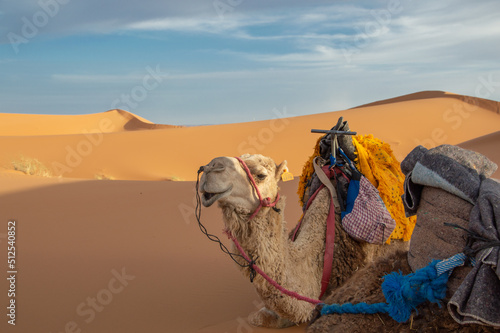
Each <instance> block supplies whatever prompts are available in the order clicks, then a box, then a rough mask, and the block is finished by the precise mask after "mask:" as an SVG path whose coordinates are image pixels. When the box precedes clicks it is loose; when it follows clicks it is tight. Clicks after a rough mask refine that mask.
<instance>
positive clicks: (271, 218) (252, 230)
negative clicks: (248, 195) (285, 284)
mask: <svg viewBox="0 0 500 333" xmlns="http://www.w3.org/2000/svg"><path fill="white" fill-rule="evenodd" d="M284 206H285V202H284V198H281V199H280V200H279V202H278V203H277V205H276V207H277V208H278V209H279V212H277V211H275V210H273V209H272V208H263V209H262V210H261V211H260V212H259V213H258V214H257V215H256V216H255V217H254V218H253V219H252V220H248V214H237V213H236V212H235V211H234V210H233V212H231V211H229V210H228V211H225V212H224V217H225V224H226V227H227V229H228V231H229V232H231V234H233V235H234V237H236V239H237V240H238V242H239V243H240V244H241V247H242V248H243V249H244V251H245V252H246V253H247V254H248V255H249V256H250V257H251V258H252V259H253V260H255V261H256V263H257V264H258V265H259V267H261V269H262V270H264V271H266V272H268V271H269V272H271V273H268V274H270V275H271V277H272V278H273V279H276V280H277V282H278V283H279V280H280V277H279V276H276V274H275V273H274V274H273V273H272V272H273V271H274V272H283V269H284V262H285V256H286V255H287V253H288V251H286V248H285V247H286V244H287V242H286V238H287V236H286V231H285V229H284V225H283V224H284V221H283V214H284ZM235 215H237V217H238V218H237V219H235V217H236V216H235ZM228 217H230V218H229V219H228ZM235 250H236V249H235ZM236 251H237V250H236ZM242 263H244V262H242ZM278 267H279V269H278ZM246 270H247V269H246Z"/></svg>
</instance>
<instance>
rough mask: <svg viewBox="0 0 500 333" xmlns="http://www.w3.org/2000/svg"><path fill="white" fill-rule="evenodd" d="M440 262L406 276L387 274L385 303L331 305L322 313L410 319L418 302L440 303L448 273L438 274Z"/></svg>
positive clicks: (324, 308)
mask: <svg viewBox="0 0 500 333" xmlns="http://www.w3.org/2000/svg"><path fill="white" fill-rule="evenodd" d="M440 262H441V261H439V260H434V261H432V262H431V263H430V264H429V265H428V266H426V267H423V268H421V269H419V270H417V271H416V272H415V273H411V274H408V275H403V274H402V273H401V272H399V273H396V272H393V273H390V274H388V275H386V276H385V277H384V282H383V283H382V292H383V293H384V296H385V299H386V302H387V303H376V304H366V303H358V304H351V303H346V304H343V305H339V304H331V305H325V306H323V308H322V309H321V314H322V315H324V314H332V313H366V314H373V313H388V314H389V315H390V316H391V317H392V318H393V319H394V320H396V321H397V322H399V323H404V322H406V321H407V320H408V319H410V316H411V312H412V311H413V310H416V309H417V306H418V305H420V304H422V303H423V302H425V301H430V302H433V303H438V304H439V305H440V303H439V302H440V300H441V299H443V298H444V297H445V296H446V283H447V282H448V278H449V274H440V275H438V273H437V269H436V264H438V263H440ZM451 269H453V268H451ZM440 306H441V305H440Z"/></svg>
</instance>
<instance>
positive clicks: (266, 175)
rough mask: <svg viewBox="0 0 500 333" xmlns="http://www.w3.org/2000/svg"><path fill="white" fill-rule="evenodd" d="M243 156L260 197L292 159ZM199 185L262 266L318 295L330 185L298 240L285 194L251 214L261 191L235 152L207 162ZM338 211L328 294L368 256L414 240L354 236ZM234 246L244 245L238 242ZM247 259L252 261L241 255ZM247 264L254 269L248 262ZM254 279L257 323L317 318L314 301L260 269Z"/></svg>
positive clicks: (273, 189)
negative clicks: (387, 241)
mask: <svg viewBox="0 0 500 333" xmlns="http://www.w3.org/2000/svg"><path fill="white" fill-rule="evenodd" d="M241 159H242V160H243V161H244V162H245V163H246V164H247V165H248V167H249V169H250V171H251V174H252V176H253V177H254V179H255V180H256V183H257V186H258V188H259V190H260V192H261V194H262V197H264V198H265V197H269V198H271V200H274V199H275V198H276V196H277V194H278V191H279V187H278V182H279V180H280V177H281V174H282V173H283V171H284V170H285V169H286V161H284V162H283V163H281V164H279V165H276V163H275V162H274V161H273V160H272V159H271V158H269V157H265V156H262V155H248V154H246V155H243V156H241ZM199 191H200V193H201V200H202V204H203V205H204V206H205V207H209V206H211V205H213V204H214V203H215V202H216V201H217V202H218V205H219V207H220V208H221V209H222V214H223V221H224V226H225V228H226V229H227V231H229V232H230V233H232V235H233V236H234V237H236V239H237V240H238V242H239V243H240V244H241V246H242V248H243V249H244V250H245V251H246V253H247V254H249V255H250V256H251V257H252V258H254V260H255V261H256V264H257V265H258V266H259V267H260V268H261V269H262V270H263V271H264V272H266V273H267V274H268V275H269V276H270V277H271V278H272V279H274V280H275V281H276V282H277V283H278V284H280V285H281V286H283V287H285V288H286V289H288V290H291V291H295V292H297V293H299V294H301V295H303V296H306V297H310V298H318V297H319V294H320V290H321V282H320V281H321V276H322V269H323V255H324V250H325V230H326V220H327V215H328V211H329V202H330V201H329V200H330V194H329V193H328V190H327V189H326V188H324V189H323V190H321V191H320V193H318V196H317V198H316V199H315V200H314V202H313V203H312V205H311V206H310V208H309V209H308V210H307V212H306V213H305V215H304V218H303V222H302V226H301V228H300V232H299V233H298V236H297V238H296V240H295V241H294V242H293V241H291V240H290V238H289V237H288V231H287V230H286V223H285V219H284V210H285V198H284V197H281V198H280V200H279V202H278V203H277V206H276V208H278V211H276V210H274V209H272V208H268V207H264V208H262V209H261V210H260V211H259V213H258V214H257V215H256V216H255V217H254V218H253V219H252V220H249V217H250V215H251V214H252V213H253V212H254V211H255V210H256V208H257V207H258V206H259V198H258V196H257V194H256V191H255V189H254V188H253V187H252V185H251V183H250V181H249V179H248V176H247V174H246V173H245V171H244V169H243V168H242V166H241V165H240V163H239V161H238V160H237V159H236V158H233V157H218V158H215V159H213V160H212V161H211V162H210V163H209V164H208V165H206V166H204V173H203V175H202V177H201V180H200V188H199ZM334 203H335V206H336V207H338V206H339V205H338V201H337V200H336V199H335V198H334ZM335 211H336V224H335V232H336V234H335V250H334V261H333V269H332V275H331V279H330V285H329V290H328V291H327V293H326V297H327V299H328V297H329V296H328V295H332V292H333V291H334V290H337V289H338V288H340V287H342V286H343V285H345V284H346V282H347V281H351V280H352V277H353V276H354V275H355V274H356V273H357V272H358V273H357V274H356V275H359V272H360V271H363V269H364V267H366V265H367V264H370V263H373V262H374V261H377V260H378V259H379V258H389V257H391V256H393V255H394V254H395V253H396V252H398V251H404V252H407V251H408V242H402V241H392V242H391V245H372V244H368V243H364V242H358V241H356V240H354V239H352V238H351V237H349V236H348V235H347V234H346V233H345V231H344V230H343V229H342V227H341V223H340V222H341V221H340V209H336V210H335ZM233 251H234V252H235V253H238V250H237V249H236V248H235V247H234V246H233ZM241 263H242V264H246V262H244V261H243V259H241ZM241 269H242V272H243V274H244V275H245V276H246V277H249V273H250V272H249V269H248V268H241ZM253 284H254V287H255V289H256V291H257V293H258V294H259V296H260V298H261V299H262V301H263V302H264V304H265V307H264V308H262V309H261V310H260V311H258V312H257V313H255V314H254V315H253V316H252V317H251V318H250V322H251V324H253V325H256V326H264V327H274V328H278V327H287V326H291V325H293V324H299V323H303V322H308V321H310V320H311V319H312V316H313V310H314V306H313V305H311V304H309V303H307V302H304V301H299V300H296V299H294V298H292V297H289V296H286V295H283V294H282V293H281V292H280V291H279V290H277V289H275V288H274V287H273V286H272V285H270V284H269V283H268V282H267V281H265V280H264V279H263V278H262V277H261V276H257V277H256V278H255V279H254V281H253ZM316 325H318V324H316Z"/></svg>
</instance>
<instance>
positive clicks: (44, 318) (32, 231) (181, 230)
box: [0, 91, 500, 333]
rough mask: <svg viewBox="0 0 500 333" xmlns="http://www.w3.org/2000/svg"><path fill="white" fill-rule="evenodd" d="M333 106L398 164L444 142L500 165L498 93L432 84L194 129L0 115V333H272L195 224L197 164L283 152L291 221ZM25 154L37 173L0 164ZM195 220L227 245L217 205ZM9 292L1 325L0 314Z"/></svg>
mask: <svg viewBox="0 0 500 333" xmlns="http://www.w3.org/2000/svg"><path fill="white" fill-rule="evenodd" d="M339 116H343V117H344V119H345V120H348V121H349V124H350V127H351V129H352V130H354V131H357V132H358V133H360V134H373V135H374V136H376V137H378V138H380V139H382V140H384V141H386V142H388V143H389V144H391V147H392V149H393V150H394V152H395V155H396V157H397V158H398V159H399V160H400V161H401V160H402V159H403V158H404V157H405V156H406V154H408V153H409V152H410V151H411V150H412V149H413V148H414V147H415V146H416V145H418V144H422V145H424V146H426V147H428V148H432V147H434V146H437V145H440V144H444V143H447V144H459V145H460V146H462V147H464V148H467V149H471V150H476V151H478V152H481V153H483V154H485V155H486V156H487V157H489V158H490V159H491V160H493V161H494V162H496V163H497V164H500V149H499V147H500V103H499V102H495V101H490V100H484V99H479V98H473V97H468V96H462V95H456V94H452V93H445V92H438V91H427V92H420V93H415V94H411V95H406V96H401V97H397V98H394V99H390V100H384V101H378V102H374V103H371V104H367V105H364V106H360V107H356V108H353V109H349V110H343V111H335V112H326V113H321V114H314V115H308V116H299V117H293V115H291V114H288V112H287V110H277V112H276V113H275V114H274V118H273V119H271V120H268V121H257V122H249V123H239V124H227V125H211V126H197V127H180V126H174V125H158V124H153V123H151V122H149V121H147V120H146V119H143V118H141V117H138V116H136V115H133V114H131V113H129V112H126V111H122V110H111V111H108V112H102V113H93V114H88V115H78V116H74V115H30V114H0V147H1V150H0V249H1V251H0V262H1V264H0V267H1V269H2V271H3V272H4V273H3V274H4V276H5V275H7V277H9V275H8V274H7V271H8V270H9V268H8V267H7V250H6V248H7V242H8V234H7V228H8V225H9V223H8V222H9V221H15V222H16V243H15V246H16V266H15V269H16V271H17V273H16V285H15V287H16V288H15V289H16V290H15V292H16V295H15V297H10V296H9V297H8V296H7V294H8V290H9V286H10V284H9V283H8V281H7V280H6V279H5V278H3V279H2V280H1V282H0V294H1V295H2V297H0V308H1V309H2V310H1V311H0V313H1V314H2V316H1V318H2V320H1V322H0V331H1V332H23V333H24V332H53V333H55V332H80V330H81V332H96V333H100V332H103V333H104V332H205V333H210V332H273V330H268V329H257V328H255V327H251V326H250V325H249V324H248V322H247V318H248V315H249V314H250V313H251V312H252V311H255V310H257V309H258V308H259V307H260V304H259V303H260V302H259V299H258V297H257V295H256V293H255V292H254V290H253V287H252V285H251V283H250V282H249V281H248V280H246V279H245V278H243V276H241V275H240V274H239V272H238V271H237V269H236V267H234V264H233V263H232V261H231V260H230V259H229V258H227V257H226V256H225V255H224V254H223V253H222V252H221V251H220V250H219V248H218V246H217V244H215V243H212V242H210V241H209V240H207V239H206V238H205V236H204V235H202V233H201V232H200V230H199V229H198V225H197V222H196V219H195V216H194V210H195V180H196V176H197V170H198V168H199V167H200V166H201V165H204V164H207V163H208V162H209V161H210V160H211V159H212V158H214V157H217V156H221V155H226V156H234V155H241V154H243V153H261V154H264V155H267V156H271V157H272V158H273V159H274V160H275V161H276V162H278V163H279V162H281V161H282V160H285V159H286V160H287V161H288V165H289V168H290V171H291V172H292V173H294V174H295V176H296V179H295V180H294V181H291V182H286V183H283V184H282V186H281V192H282V194H283V195H285V196H286V197H287V198H288V205H287V208H286V211H285V216H286V220H287V222H288V224H289V225H290V227H291V226H293V225H295V223H296V222H297V220H298V218H299V216H300V208H299V205H298V198H297V195H296V193H295V192H296V190H297V178H298V176H299V175H300V172H301V169H302V164H303V163H304V162H305V161H306V160H307V158H308V157H309V155H310V154H311V153H312V149H313V147H314V144H315V142H316V140H317V138H318V134H311V133H310V130H311V129H313V128H315V129H329V128H330V127H332V126H333V125H334V124H335V123H336V121H337V119H338V117H339ZM33 159H37V160H38V161H40V163H42V164H43V165H44V166H45V167H46V169H47V170H48V173H50V174H51V176H50V177H41V176H37V175H26V174H25V172H23V171H21V169H22V167H19V165H20V164H19V163H17V164H16V163H14V164H16V168H17V169H18V170H14V164H13V162H19V161H25V163H35V162H33ZM26 161H27V162H26ZM21 164H22V163H21ZM47 170H46V171H47ZM494 177H496V178H500V171H497V172H496V173H495V174H494ZM202 221H203V223H204V224H205V225H206V227H207V228H208V230H209V231H210V232H212V233H214V234H216V235H218V236H219V237H221V239H222V240H223V241H224V242H225V243H226V244H229V241H228V240H227V238H226V237H224V236H222V232H221V231H222V230H221V229H222V222H221V216H220V211H219V210H218V209H217V207H212V208H208V209H205V208H204V209H203V210H202ZM10 225H12V224H10ZM12 298H15V302H16V303H15V304H16V321H15V323H16V325H15V326H13V325H10V324H8V323H7V320H8V319H9V318H8V317H7V316H6V315H5V314H6V308H7V306H8V305H9V303H8V302H9V301H10V299H12ZM304 329H305V326H304V325H302V326H298V327H292V328H289V329H285V330H280V332H302V331H304Z"/></svg>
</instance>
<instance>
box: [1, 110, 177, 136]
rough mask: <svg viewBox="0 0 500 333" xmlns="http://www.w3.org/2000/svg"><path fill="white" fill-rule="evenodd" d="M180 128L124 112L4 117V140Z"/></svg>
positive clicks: (14, 115)
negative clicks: (6, 138) (14, 137)
mask: <svg viewBox="0 0 500 333" xmlns="http://www.w3.org/2000/svg"><path fill="white" fill-rule="evenodd" d="M175 127H179V126H173V125H159V124H153V123H152V122H150V121H149V120H146V119H144V118H142V117H139V116H137V115H135V114H132V113H130V112H127V111H123V110H110V111H107V112H103V113H95V114H86V115H36V114H14V113H0V136H39V135H68V134H80V133H82V134H83V133H96V132H100V133H114V132H122V131H136V130H146V129H158V128H162V129H166V128H175Z"/></svg>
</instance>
